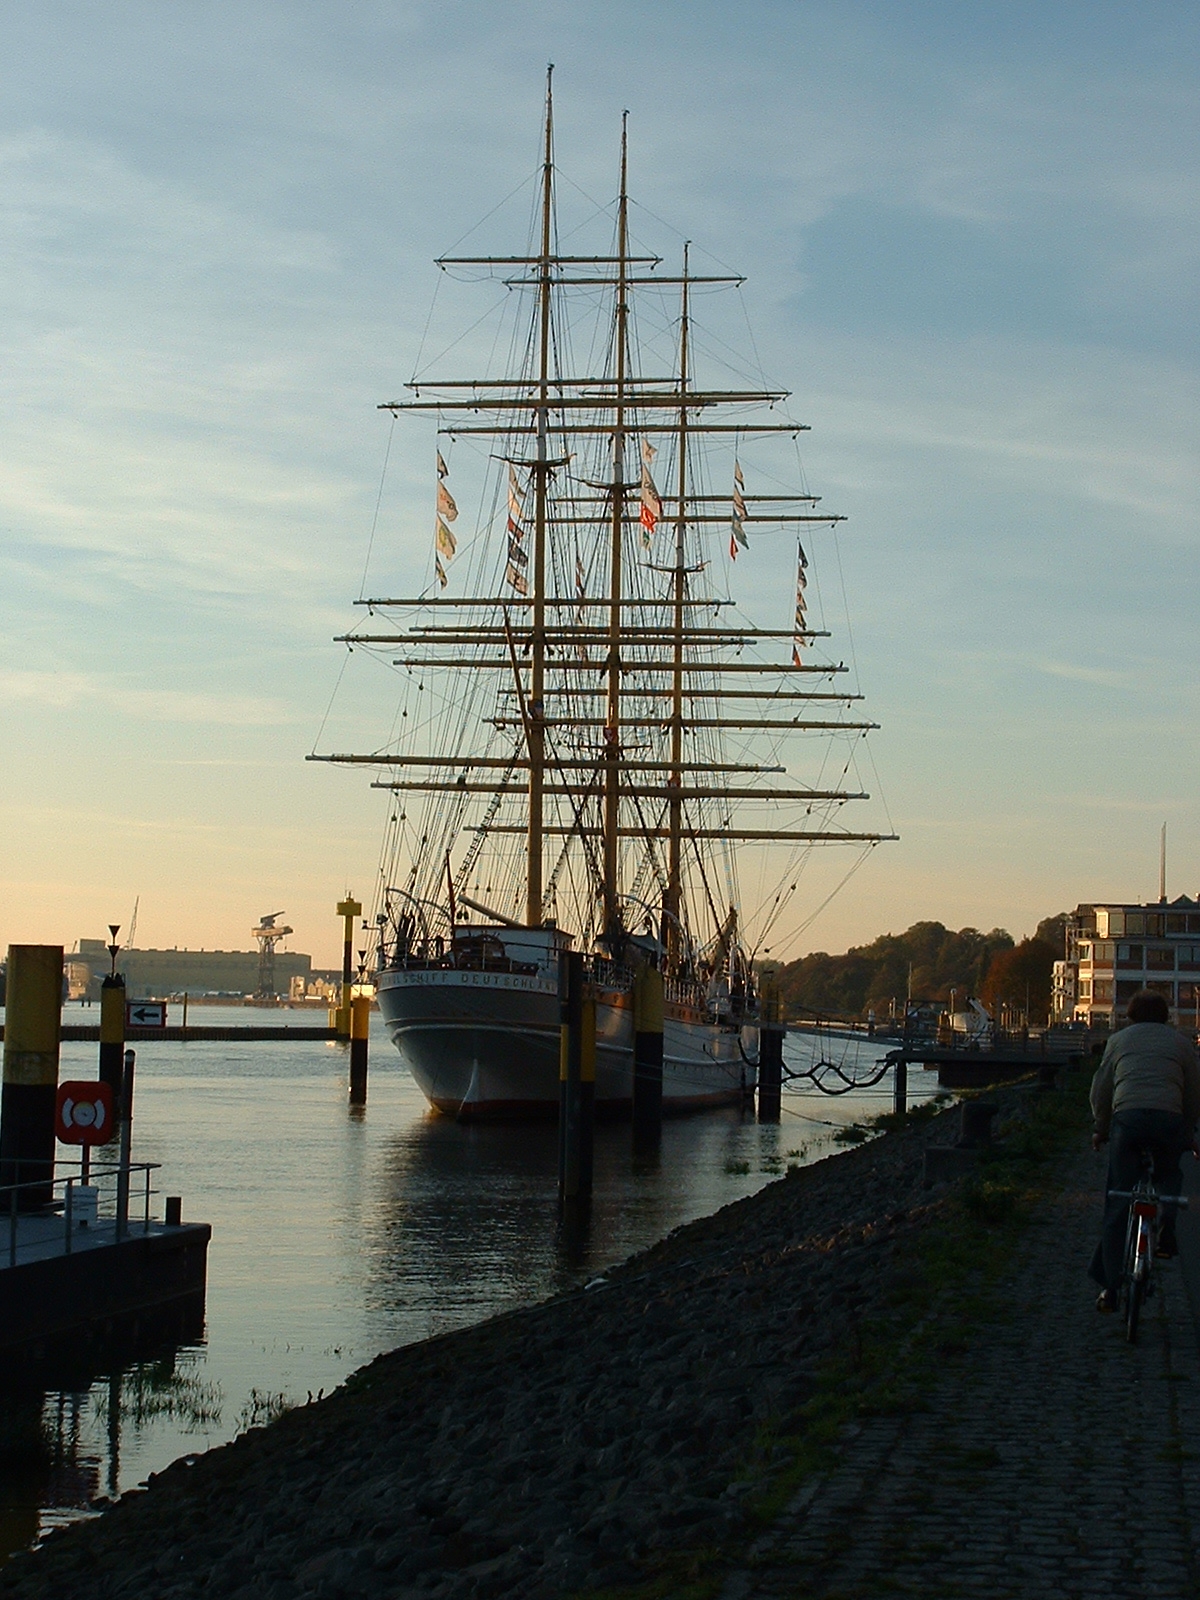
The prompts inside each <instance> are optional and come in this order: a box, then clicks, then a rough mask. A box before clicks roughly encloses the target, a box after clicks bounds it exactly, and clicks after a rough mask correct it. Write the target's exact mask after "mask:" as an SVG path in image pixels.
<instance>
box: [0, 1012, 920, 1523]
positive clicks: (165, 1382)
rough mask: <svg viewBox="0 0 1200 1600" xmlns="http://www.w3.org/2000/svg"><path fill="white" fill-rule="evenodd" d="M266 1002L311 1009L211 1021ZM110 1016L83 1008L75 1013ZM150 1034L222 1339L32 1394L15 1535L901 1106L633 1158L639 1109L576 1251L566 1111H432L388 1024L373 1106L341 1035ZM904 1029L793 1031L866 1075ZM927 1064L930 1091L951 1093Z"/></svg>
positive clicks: (500, 1305)
mask: <svg viewBox="0 0 1200 1600" xmlns="http://www.w3.org/2000/svg"><path fill="white" fill-rule="evenodd" d="M268 1016H269V1018H270V1020H271V1021H276V1020H277V1021H278V1022H279V1024H280V1025H283V1024H285V1023H286V1022H288V1021H289V1020H291V1021H294V1022H304V1021H309V1020H311V1019H310V1018H308V1017H306V1016H304V1015H303V1014H301V1013H299V1012H289V1011H280V1012H275V1013H263V1012H247V1011H246V1010H243V1009H242V1008H236V1009H234V1008H229V1009H219V1008H211V1007H206V1008H205V1009H204V1010H203V1012H200V1013H196V1014H194V1020H195V1021H197V1022H201V1021H203V1022H204V1023H213V1024H222V1023H237V1022H239V1021H240V1022H243V1023H244V1022H247V1021H251V1020H253V1021H255V1022H262V1021H263V1020H264V1019H265V1018H267V1017H268ZM96 1018H97V1013H96V1011H95V1010H94V1009H93V1010H90V1011H89V1010H83V1009H81V1008H79V1007H77V1006H71V1007H70V1008H69V1010H68V1012H67V1013H66V1014H65V1017H64V1020H66V1021H70V1022H79V1021H83V1022H88V1021H93V1020H96ZM171 1020H172V1021H174V1020H175V1019H174V1018H172V1019H171ZM136 1048H137V1074H136V1084H137V1087H136V1106H135V1119H134V1150H133V1155H134V1159H135V1160H138V1161H157V1162H161V1163H162V1171H161V1173H160V1174H159V1175H158V1176H159V1180H160V1182H159V1188H160V1190H161V1193H171V1194H179V1195H182V1197H183V1215H184V1219H185V1220H197V1221H205V1222H210V1223H211V1224H212V1227H213V1237H212V1244H211V1247H210V1252H209V1276H208V1302H207V1320H206V1327H205V1333H204V1337H203V1339H202V1340H201V1341H199V1342H197V1343H196V1344H193V1345H186V1346H181V1347H177V1348H174V1349H171V1350H165V1351H159V1352H154V1353H152V1354H148V1355H147V1357H146V1359H144V1360H141V1361H138V1362H135V1363H132V1364H130V1365H128V1366H125V1367H124V1368H122V1369H120V1370H118V1371H115V1372H111V1373H103V1374H100V1375H98V1376H97V1378H96V1380H95V1381H94V1382H93V1383H92V1385H91V1386H90V1388H88V1389H86V1390H82V1391H77V1392H67V1391H52V1392H44V1391H39V1392H38V1393H37V1394H30V1395H25V1396H22V1397H20V1399H19V1401H17V1402H15V1403H13V1402H11V1401H10V1404H9V1410H8V1413H7V1415H6V1420H5V1424H4V1430H3V1435H2V1436H0V1554H3V1553H6V1552H7V1551H9V1550H12V1549H16V1548H19V1547H21V1546H23V1545H26V1544H28V1543H30V1542H31V1541H33V1540H36V1538H37V1537H38V1536H39V1534H40V1533H42V1532H44V1531H45V1530H46V1529H47V1528H48V1527H51V1526H54V1525H55V1524H57V1523H59V1522H62V1521H64V1520H69V1519H72V1518H74V1517H78V1516H80V1515H85V1514H86V1513H87V1510H88V1508H89V1506H91V1505H93V1504H94V1503H95V1502H96V1501H97V1500H98V1499H99V1498H101V1497H104V1496H110V1497H111V1496H114V1495H116V1494H119V1493H123V1492H125V1491H126V1490H128V1489H130V1488H133V1487H135V1486H136V1485H137V1484H138V1483H140V1482H144V1481H145V1479H146V1477H147V1476H148V1474H150V1473H152V1472H157V1471H161V1470H162V1468H163V1467H165V1466H167V1465H168V1464H169V1463H170V1462H171V1461H173V1460H175V1459H176V1458H177V1457H179V1456H181V1455H186V1454H189V1453H193V1452H198V1451H201V1450H204V1449H207V1448H209V1447H210V1446H212V1445H215V1444H219V1443H222V1442H224V1441H225V1440H228V1439H230V1438H232V1437H233V1436H234V1435H235V1434H237V1433H239V1432H241V1431H243V1430H244V1429H245V1428H247V1427H250V1426H254V1425H255V1424H256V1423H259V1422H262V1421H265V1420H267V1419H268V1418H269V1417H271V1416H272V1415H274V1414H276V1413H277V1412H278V1410H279V1409H280V1408H282V1407H284V1406H286V1405H292V1404H297V1403H299V1404H303V1403H304V1402H305V1401H306V1400H307V1399H308V1397H309V1396H310V1395H311V1396H314V1397H315V1396H317V1395H319V1394H321V1393H328V1392H329V1391H330V1390H332V1389H333V1388H335V1387H336V1386H337V1385H338V1384H339V1383H340V1382H341V1381H342V1380H343V1379H344V1378H345V1377H346V1376H347V1375H348V1374H349V1373H350V1372H352V1371H353V1370H354V1369H355V1368H356V1367H359V1366H361V1365H362V1364H363V1363H364V1362H367V1361H370V1360H371V1359H372V1358H373V1357H374V1356H376V1355H378V1354H380V1353H381V1352H383V1351H385V1350H390V1349H393V1348H395V1347H396V1346H397V1345H400V1344H405V1343H408V1342H411V1341H413V1340H416V1339H422V1338H425V1337H427V1336H428V1335H430V1334H435V1333H440V1332H444V1331H446V1330H448V1329H451V1328H455V1327H460V1326H463V1325H465V1324H468V1323H471V1322H475V1321H478V1320H480V1319H482V1318H484V1317H487V1316H489V1315H491V1314H493V1313H494V1312H497V1311H501V1310H504V1309H506V1308H509V1307H512V1306H516V1305H520V1304H526V1303H529V1302H530V1301H533V1300H537V1299H540V1298H543V1297H545V1296H546V1295H549V1294H552V1293H554V1292H555V1291H557V1290H559V1289H562V1288H564V1287H567V1286H569V1285H571V1284H574V1283H577V1282H579V1281H580V1280H582V1279H586V1278H587V1277H590V1276H592V1275H594V1274H595V1273H596V1272H598V1271H600V1270H602V1269H603V1268H604V1267H605V1266H607V1265H611V1264H612V1263H613V1262H615V1261H618V1260H621V1259H624V1258H625V1257H626V1256H628V1255H630V1254H632V1253H633V1252H635V1251H638V1250H640V1249H643V1248H645V1247H646V1246H647V1245H649V1244H651V1243H653V1242H654V1241H655V1240H657V1239H660V1238H662V1237H663V1236H664V1235H665V1234H667V1233H669V1232H670V1231H671V1229H672V1228H675V1227H677V1226H679V1225H680V1224H682V1223H685V1222H688V1221H690V1220H692V1219H693V1218H695V1217H698V1216H703V1215H706V1214H708V1213H710V1212H712V1211H715V1210H717V1209H718V1208H719V1207H721V1206H723V1205H726V1204H728V1203H729V1202H730V1201H732V1200H736V1199H738V1198H740V1197H741V1196H743V1195H747V1194H751V1193H753V1192H754V1191H756V1190H757V1189H759V1188H761V1187H762V1186H763V1185H764V1184H766V1183H769V1182H771V1181H772V1180H773V1179H774V1178H777V1177H779V1176H781V1175H782V1174H783V1172H784V1170H785V1168H786V1166H787V1165H788V1164H789V1163H801V1162H806V1161H811V1160H815V1159H818V1158H819V1157H820V1156H822V1155H825V1154H828V1153H829V1151H830V1150H831V1149H835V1148H837V1145H836V1143H835V1136H836V1133H837V1129H838V1128H839V1127H840V1126H842V1125H844V1124H846V1123H850V1122H854V1121H858V1120H861V1119H862V1118H863V1117H865V1116H867V1115H870V1114H872V1113H874V1112H877V1111H879V1110H882V1109H886V1108H887V1105H888V1104H889V1103H890V1085H889V1082H888V1080H886V1079H885V1080H884V1082H883V1083H881V1084H880V1085H879V1086H878V1087H877V1088H876V1089H874V1090H866V1091H862V1092H853V1093H850V1094H846V1095H843V1096H840V1097H837V1098H833V1097H830V1096H828V1095H825V1094H822V1093H820V1092H819V1091H818V1090H816V1089H814V1088H812V1087H807V1088H794V1089H792V1090H790V1091H789V1092H788V1093H787V1094H785V1097H784V1112H783V1118H782V1121H781V1123H780V1124H779V1125H778V1126H771V1125H766V1126H760V1125H759V1124H757V1123H756V1122H755V1121H754V1119H753V1116H752V1115H745V1114H742V1113H741V1112H738V1111H722V1112H714V1113H706V1114H703V1115H699V1116H695V1117H689V1118H681V1119H677V1120H668V1121H667V1123H666V1124H665V1125H664V1130H663V1139H662V1147H661V1152H660V1153H659V1154H658V1155H657V1156H656V1157H655V1158H654V1159H652V1160H649V1159H645V1158H639V1159H637V1160H635V1159H634V1158H633V1156H632V1154H631V1148H630V1134H629V1128H628V1126H623V1125H616V1126H602V1127H600V1128H599V1129H598V1130H597V1139H596V1186H595V1198H594V1203H593V1211H592V1219H591V1227H590V1232H589V1235H588V1238H587V1240H586V1242H585V1243H584V1244H583V1245H582V1246H581V1247H579V1248H578V1249H568V1248H567V1247H566V1246H565V1245H564V1243H563V1241H562V1240H561V1239H560V1238H559V1237H558V1235H557V1232H556V1227H555V1213H556V1160H557V1157H556V1143H555V1138H556V1135H555V1130H554V1129H553V1128H552V1127H541V1126H514V1127H486V1126H482V1127H481V1126H459V1125H458V1124H456V1123H454V1122H452V1121H450V1120H448V1119H446V1118H443V1117H438V1116H435V1115H432V1114H431V1113H430V1112H429V1111H428V1109H427V1107H426V1105H425V1102H424V1100H423V1099H422V1097H421V1095H420V1094H419V1092H418V1091H417V1089H416V1088H415V1086H414V1085H413V1083H412V1081H411V1079H410V1078H409V1076H408V1074H407V1072H406V1071H405V1070H404V1069H403V1067H402V1066H401V1064H400V1061H399V1058H398V1056H397V1055H396V1052H395V1051H394V1049H393V1048H392V1047H391V1045H390V1044H389V1043H387V1041H386V1039H385V1038H384V1037H383V1035H382V1032H381V1031H380V1029H379V1025H378V1019H373V1025H372V1040H371V1072H370V1090H369V1098H368V1104H367V1106H366V1108H365V1110H364V1111H361V1112H359V1111H351V1110H350V1109H349V1108H348V1106H347V1071H348V1060H347V1055H346V1051H345V1048H344V1047H343V1046H339V1045H330V1044H312V1043H295V1044H288V1045H284V1044H278V1043H274V1042H271V1043H261V1042H259V1043H250V1042H247V1043H245V1044H229V1043H209V1042H193V1041H189V1042H187V1043H185V1044H177V1043H167V1042H163V1043H140V1044H138V1045H137V1047H136ZM883 1048H884V1046H882V1045H881V1044H878V1043H876V1042H873V1041H867V1040H862V1041H843V1040H830V1041H824V1042H821V1043H818V1042H816V1041H814V1040H813V1039H811V1038H808V1037H805V1036H803V1035H796V1034H793V1035H790V1036H789V1038H788V1042H787V1056H788V1059H789V1060H790V1061H792V1062H793V1063H795V1064H797V1065H801V1066H804V1065H807V1064H809V1063H810V1062H811V1061H812V1059H813V1057H814V1052H815V1053H818V1054H826V1055H828V1056H829V1057H831V1058H832V1059H833V1060H834V1061H835V1062H837V1063H838V1064H843V1065H844V1066H845V1069H846V1071H847V1073H849V1074H851V1075H853V1072H854V1069H855V1067H856V1064H860V1065H859V1070H860V1071H862V1070H864V1069H865V1068H867V1067H868V1066H869V1065H870V1064H871V1063H873V1062H874V1061H875V1060H877V1059H878V1058H879V1057H880V1056H881V1054H882V1053H883ZM95 1071H96V1046H95V1045H94V1044H80V1043H70V1042H68V1043H64V1045H63V1047H62V1065H61V1073H62V1076H63V1077H71V1076H78V1077H92V1076H94V1075H95ZM916 1076H917V1081H916V1082H914V1083H912V1084H911V1089H910V1099H917V1098H921V1097H923V1096H924V1095H926V1094H928V1093H931V1092H932V1089H933V1080H932V1079H931V1078H928V1079H923V1078H922V1075H919V1074H918V1075H916ZM63 1154H64V1155H67V1154H68V1153H67V1152H63ZM161 1193H160V1196H159V1198H158V1202H157V1207H158V1214H159V1215H160V1216H161V1206H162V1198H161Z"/></svg>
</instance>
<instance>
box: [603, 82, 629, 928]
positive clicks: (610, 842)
mask: <svg viewBox="0 0 1200 1600" xmlns="http://www.w3.org/2000/svg"><path fill="white" fill-rule="evenodd" d="M628 169H629V113H628V111H624V112H622V113H621V189H620V195H619V197H618V200H617V279H616V304H615V308H614V318H613V333H614V338H615V340H616V351H615V365H614V373H613V377H614V391H613V397H612V406H613V436H612V469H613V476H612V485H611V489H610V492H611V495H612V508H611V509H612V539H611V551H610V556H609V563H610V565H609V612H608V699H607V704H606V706H605V723H604V838H603V863H604V864H603V872H604V883H603V896H604V932H605V934H606V935H607V937H608V938H609V940H610V948H611V941H612V940H614V939H616V938H619V935H620V929H621V914H620V906H619V903H618V899H617V896H618V893H619V889H618V882H617V874H618V863H619V860H620V856H619V849H620V814H621V601H622V598H623V594H622V587H621V586H622V570H621V555H622V549H621V545H622V540H623V538H624V534H625V401H626V393H625V377H626V366H627V358H628V353H629V286H628V282H627V279H628V277H629V264H628V255H629V190H628Z"/></svg>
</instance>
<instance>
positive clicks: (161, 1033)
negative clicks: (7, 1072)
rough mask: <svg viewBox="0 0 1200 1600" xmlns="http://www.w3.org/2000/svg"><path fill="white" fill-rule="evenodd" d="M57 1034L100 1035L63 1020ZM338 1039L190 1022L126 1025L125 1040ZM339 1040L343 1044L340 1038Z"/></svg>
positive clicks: (323, 1032)
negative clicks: (181, 1024) (163, 1025)
mask: <svg viewBox="0 0 1200 1600" xmlns="http://www.w3.org/2000/svg"><path fill="white" fill-rule="evenodd" d="M60 1037H61V1038H62V1039H64V1040H67V1039H71V1040H74V1041H75V1042H77V1043H78V1042H80V1041H85V1042H86V1041H88V1040H97V1039H99V1037H100V1026H99V1024H98V1023H96V1024H92V1023H78V1022H64V1023H63V1025H62V1030H61V1034H60ZM3 1038H4V1024H3V1023H0V1040H3ZM339 1038H342V1035H340V1034H339V1033H338V1031H337V1029H336V1028H316V1027H300V1028H288V1027H283V1028H279V1027H275V1028H271V1027H267V1026H265V1025H263V1024H260V1023H250V1024H241V1025H239V1024H236V1023H234V1024H232V1025H227V1026H225V1027H208V1026H205V1025H204V1024H199V1025H197V1026H196V1027H193V1026H192V1025H191V1023H189V1024H188V1026H187V1027H186V1028H180V1027H174V1028H126V1030H125V1040H126V1043H128V1044H149V1043H150V1042H151V1041H152V1040H155V1039H160V1040H167V1041H169V1042H171V1043H174V1044H189V1043H191V1042H193V1041H199V1040H202V1039H209V1040H214V1039H219V1040H226V1041H229V1042H237V1041H239V1040H253V1039H258V1040H275V1041H277V1042H279V1043H280V1044H290V1043H311V1042H313V1041H318V1040H326V1041H329V1042H330V1043H335V1042H336V1041H337V1040H338V1039H339ZM342 1042H343V1043H345V1040H344V1038H343V1039H342Z"/></svg>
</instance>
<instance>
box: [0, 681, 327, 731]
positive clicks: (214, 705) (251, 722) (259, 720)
mask: <svg viewBox="0 0 1200 1600" xmlns="http://www.w3.org/2000/svg"><path fill="white" fill-rule="evenodd" d="M0 698H3V699H4V700H6V701H10V702H16V701H25V702H29V703H32V704H34V705H41V706H49V707H54V708H55V709H59V710H61V709H65V708H68V707H72V706H79V705H80V704H83V703H87V702H91V703H92V704H98V705H101V706H105V707H108V708H109V709H110V710H113V711H117V712H119V713H120V714H121V715H123V716H127V717H135V718H139V719H141V720H143V721H146V722H171V723H187V724H190V723H215V724H220V725H223V726H225V727H268V726H270V727H277V726H279V725H281V724H287V723H292V724H294V723H296V722H298V721H301V720H304V719H302V718H300V717H298V716H297V714H296V712H295V711H294V710H293V709H291V708H289V707H287V706H286V705H284V704H283V703H282V702H281V701H272V700H263V699H257V698H255V697H253V696H249V695H236V694H231V695H226V694H220V695H217V694H203V693H198V692H196V691H195V690H181V689H138V688H133V687H131V686H129V685H126V684H121V683H117V682H114V681H111V680H107V679H105V678H103V677H91V676H89V675H87V674H86V673H82V672H38V671H17V670H9V671H0Z"/></svg>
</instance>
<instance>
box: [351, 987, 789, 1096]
mask: <svg viewBox="0 0 1200 1600" xmlns="http://www.w3.org/2000/svg"><path fill="white" fill-rule="evenodd" d="M376 981H377V985H378V998H379V1009H380V1012H381V1014H382V1016H383V1020H384V1022H385V1024H386V1025H387V1029H388V1032H389V1033H390V1035H391V1037H392V1041H393V1043H394V1044H395V1045H396V1048H397V1049H398V1050H399V1052H400V1054H401V1056H402V1057H403V1059H404V1061H405V1063H406V1064H407V1066H408V1068H409V1070H410V1071H411V1072H412V1075H413V1077H414V1079H415V1080H416V1082H417V1085H418V1086H419V1088H420V1089H421V1092H422V1093H423V1094H424V1095H425V1097H426V1099H427V1100H428V1101H429V1103H430V1105H432V1106H434V1107H436V1109H437V1110H439V1111H443V1112H446V1113H448V1114H450V1115H453V1116H457V1117H459V1118H460V1119H462V1120H472V1119H489V1118H490V1119H495V1118H503V1117H545V1118H550V1117H553V1116H556V1115H557V1112H558V1100H559V1045H560V1034H561V1030H560V1023H559V1007H558V985H557V978H556V977H555V976H554V975H553V974H552V973H551V972H548V971H546V970H544V969H543V970H542V971H539V972H537V973H536V974H528V975H527V974H519V973H509V972H487V971H476V970H471V969H466V970H460V969H455V968H446V967H433V968H411V969H403V968H402V969H398V970H394V971H385V972H381V973H380V974H379V975H378V977H377V980H376ZM757 1055H758V1030H757V1028H756V1027H744V1028H743V1027H740V1026H736V1025H734V1024H731V1023H722V1022H720V1021H716V1020H713V1019H712V1018H711V1017H708V1016H706V1015H705V1014H704V1013H703V1012H701V1011H699V1010H697V1009H695V1008H690V1007H687V1006H684V1005H682V1004H674V1003H672V1002H671V1001H669V1000H668V1003H667V1006H666V1017H665V1022H664V1028H663V1110H664V1111H665V1112H667V1113H670V1112H680V1111H692V1110H700V1109H702V1108H703V1107H706V1106H720V1105H730V1104H736V1103H737V1102H738V1101H739V1100H740V1098H741V1096H742V1094H743V1093H744V1092H745V1090H747V1089H750V1088H753V1087H754V1079H755V1074H754V1067H753V1065H752V1064H750V1063H752V1062H753V1061H754V1060H755V1059H756V1058H757ZM747 1058H749V1060H747ZM632 1099H633V1013H632V1008H631V1003H630V995H629V992H628V990H622V989H600V990H598V992H597V998H596V1109H597V1111H598V1112H599V1113H600V1114H603V1115H608V1116H617V1115H622V1114H624V1115H628V1114H629V1111H630V1108H631V1105H632Z"/></svg>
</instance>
